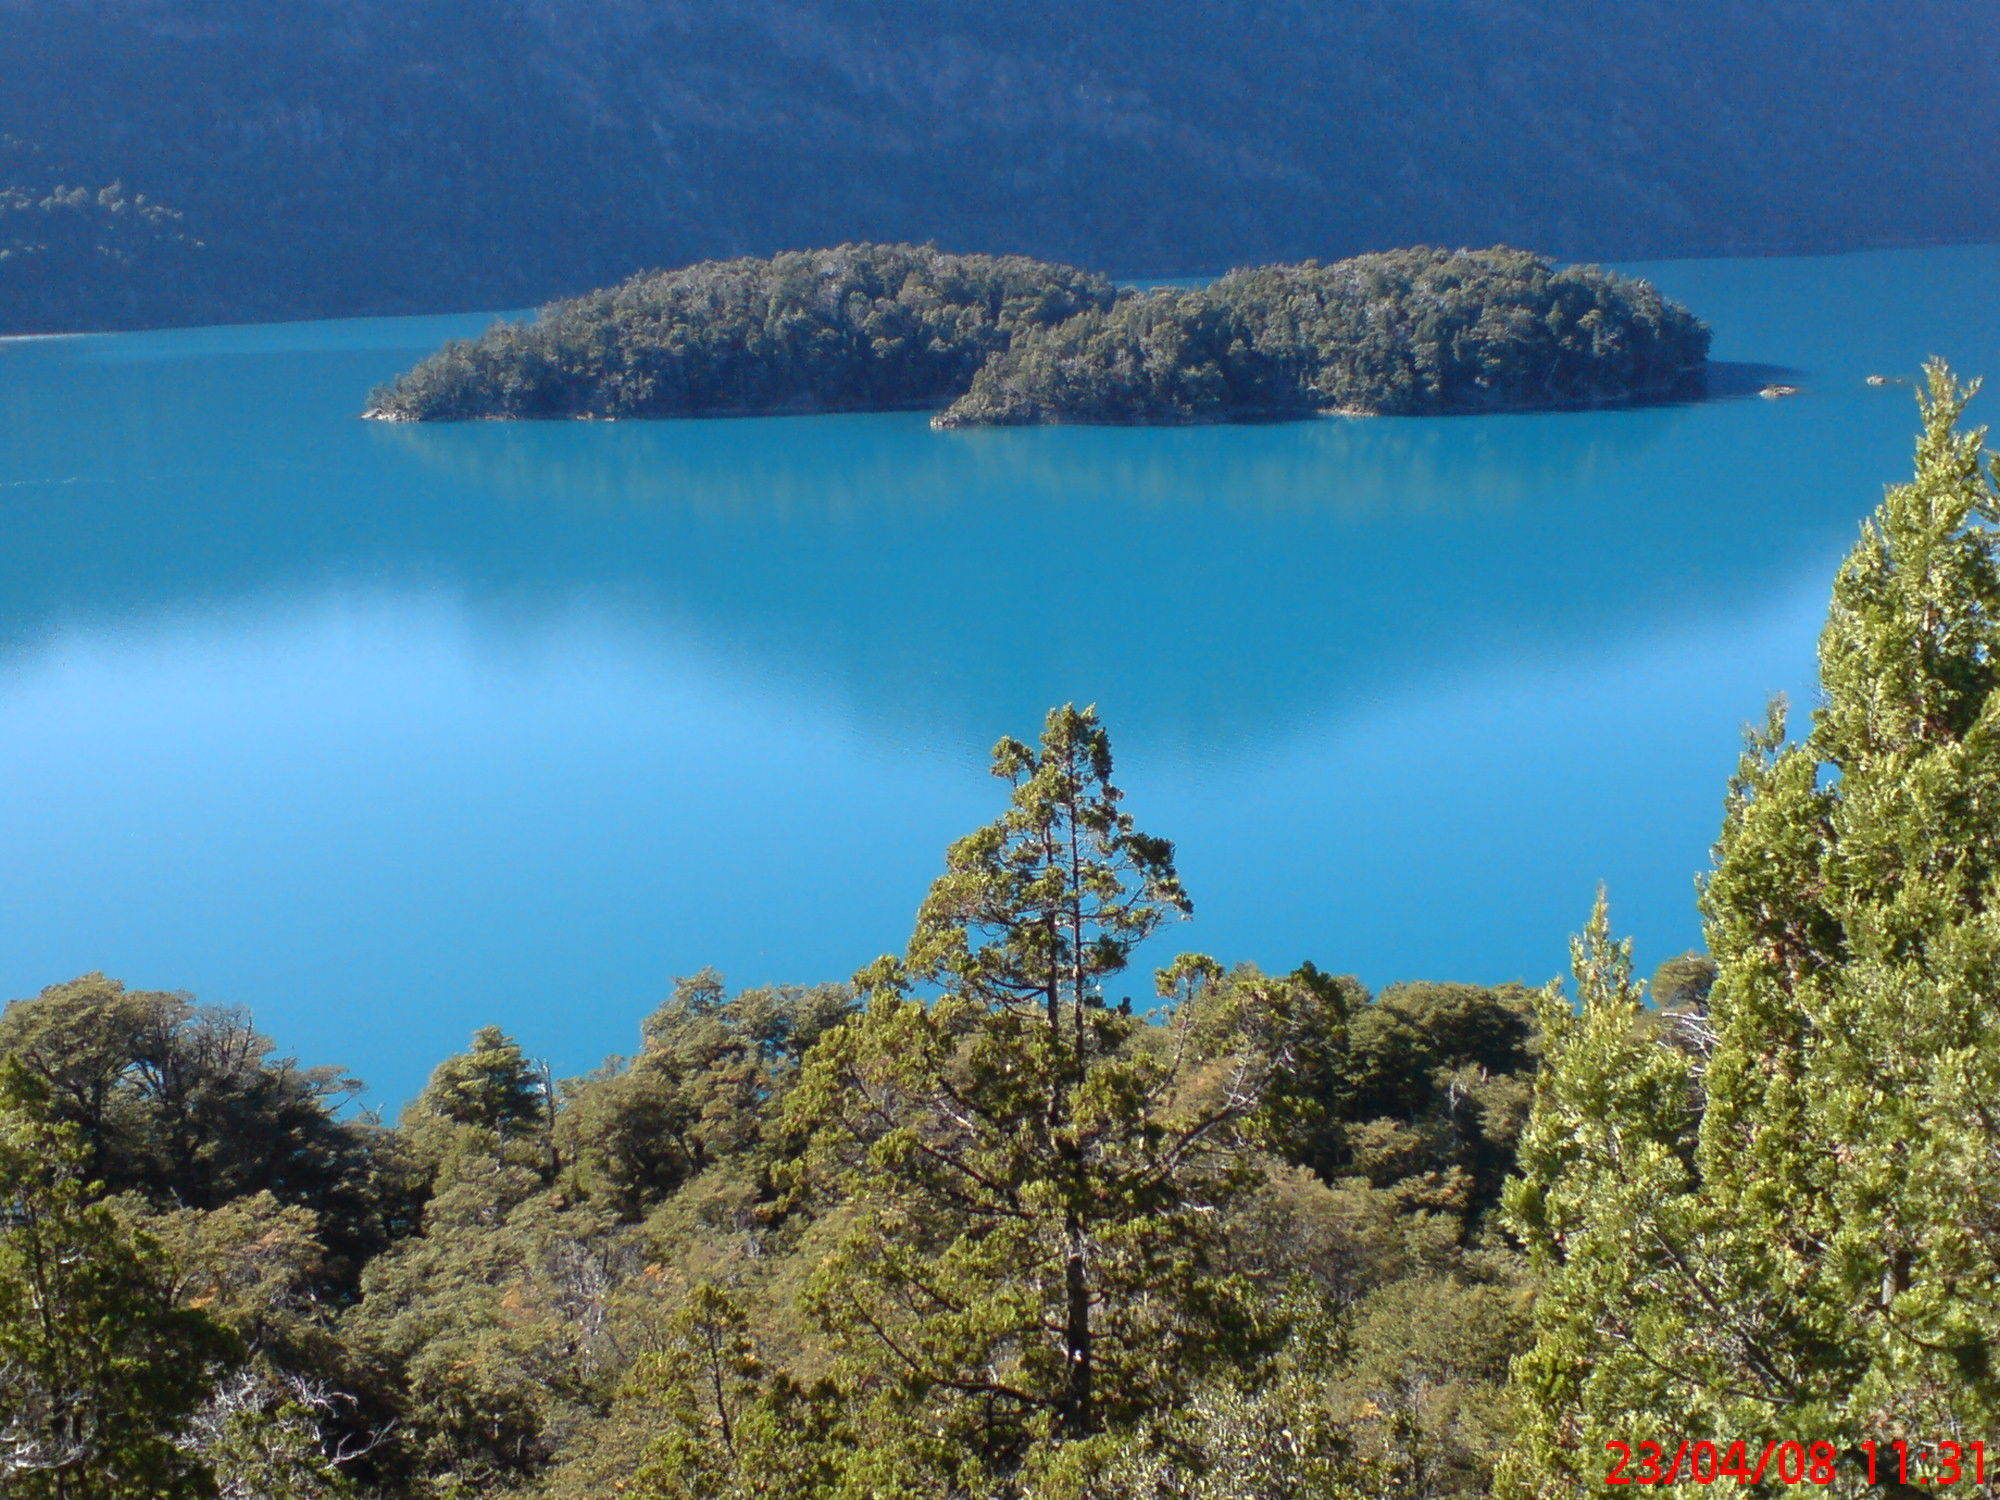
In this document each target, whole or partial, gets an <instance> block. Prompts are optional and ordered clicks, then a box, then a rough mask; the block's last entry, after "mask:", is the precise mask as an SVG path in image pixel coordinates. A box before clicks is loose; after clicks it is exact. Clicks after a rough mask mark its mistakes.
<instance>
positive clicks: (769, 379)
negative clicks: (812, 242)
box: [365, 245, 1709, 427]
mask: <svg viewBox="0 0 2000 1500" xmlns="http://www.w3.org/2000/svg"><path fill="white" fill-rule="evenodd" d="M1708 340H1709V332H1708V326H1707V325H1706V324H1705V323H1703V322H1701V320H1700V319H1698V318H1696V317H1695V316H1694V315H1693V314H1691V313H1689V312H1688V311H1687V309H1685V308H1683V307H1681V306H1680V305H1679V304H1677V303H1674V302H1670V301H1668V300H1667V299H1665V298H1664V297H1662V296H1661V295H1660V294H1659V292H1658V291H1657V290H1655V289H1654V287H1653V286H1652V285H1651V283H1649V282H1645V281H1640V280H1637V279H1635V278H1632V277H1627V276H1619V275H1615V274H1612V273H1610V272H1606V271H1601V270H1598V269H1595V268H1592V267H1571V268H1567V269H1563V270H1558V269H1556V268H1555V267H1554V266H1553V265H1552V264H1550V262H1549V261H1547V260H1546V259H1544V258H1542V257H1540V256H1535V255H1529V254H1526V253H1523V252H1521V251H1513V250H1504V249H1494V250H1481V251H1464V250H1460V251H1446V250H1431V249H1418V250H1405V251H1398V252H1395V253H1393V254H1383V255H1364V256H1360V257H1357V258H1355V259H1353V260H1346V261H1337V262H1335V263H1334V264H1332V265H1327V266H1322V265H1320V264H1318V263H1317V262H1307V263H1306V264H1305V265H1302V266H1267V267H1263V268H1261V269H1258V270H1254V271H1237V272H1232V273H1231V274H1230V275H1228V276H1225V277H1223V278H1222V279H1221V280H1220V281H1217V282H1216V283H1214V284H1213V285H1212V286H1209V287H1206V288H1203V289H1202V290H1199V291H1188V292H1174V291H1157V292H1152V293H1148V294H1143V295H1141V294H1135V293H1133V292H1131V291H1130V290H1129V289H1128V290H1126V291H1124V292H1121V293H1116V294H1114V292H1113V289H1112V285H1111V282H1110V281H1109V280H1108V279H1107V278H1105V277H1102V276H1097V275H1093V274H1091V273H1088V272H1084V271H1079V270H1076V269H1074V268H1073V267H1069V266H1061V265H1053V264H1049V263H1047V262H1041V261H1030V260H1025V259H1023V258H1021V257H1018V256H976V255H975V256H964V255H948V254H944V253H942V252H940V251H938V250H935V249H931V248H929V247H924V246H915V245H843V246H841V247H840V248H838V249H835V250H817V251H803V252H792V253H789V254H785V255H780V256H777V257H775V258H774V259H772V260H768V261H762V260H749V259H745V260H735V261H721V262H709V263H706V264H702V265H696V266H689V267H686V268H685V269H682V270H678V271H669V272H663V273H659V274H656V275H645V276H636V277H633V278H632V279H631V280H629V281H627V282H624V283H623V284H621V285H619V286H616V287H612V288H610V289H608V290H605V291H601V292H596V293H593V294H592V295H591V296H588V297H580V298H575V299H572V300H569V301H565V302H558V303H554V304H552V305H551V306H549V307H546V308H544V309H542V311H541V313H540V315H539V316H538V317H536V318H535V319H534V320H533V321H532V322H528V323H504V322H503V323H499V324H496V325H495V326H494V327H493V328H491V329H489V330H488V331H487V332H486V333H485V334H484V335H483V336H481V337H480V338H478V339H460V340H455V341H454V342H452V343H451V344H449V345H447V346H446V347H445V348H444V349H442V350H440V351H439V352H438V353H437V354H434V355H432V356H431V357H430V358H428V359H426V360H424V361H423V362H422V363H420V364H418V365H417V366H416V367H415V368H414V369H412V370H410V371H408V372H406V373H405V374H403V375H402V376H400V377H399V378H397V379H396V380H395V381H394V382H392V383H391V384H390V385H388V386H385V387H383V388H381V389H378V390H377V391H375V392H374V393H373V394H372V395H371V396H370V397H369V400H368V407H367V411H366V413H365V414H366V415H367V416H370V417H375V418H381V419H387V420H400V421H456V420H462V419H464V418H468V417H601V418H613V417H664V416H700V415H718V414H741V413H755V412H782V411H842V410H848V411H881V410H893V409H896V408H899V407H910V406H943V405H945V404H946V403H947V402H950V403H951V404H950V406H949V408H948V409H947V410H946V411H945V412H943V413H942V414H941V415H940V416H939V417H938V418H936V419H935V425H938V426H942V427H961V426H972V425H976V424H994V423H1003V424H1021V423H1030V422H1124V423H1174V422H1201V421H1230V420H1254V419H1265V418H1275V417H1299V416H1307V415H1310V414H1311V413H1313V412H1316V411H1325V410H1339V411H1350V412H1353V411H1361V412H1371V413H1374V412H1404V413H1408V412H1443V411H1473V410H1492V409H1508V408H1552V407H1568V406H1583V405H1599V404H1603V403H1606V402H1615V401H1631V400H1638V399H1643V398H1648V397H1653V398H1657V397H1661V396H1667V395H1673V394H1676V393H1686V392H1690V391H1698V390H1699V389H1700V388H1701V381H1702V372H1703V368H1704V364H1705V361H1706V360H1707V357H1708ZM953 398H957V399H956V400H954V399H953Z"/></svg>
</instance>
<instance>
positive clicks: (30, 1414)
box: [0, 1064, 235, 1500]
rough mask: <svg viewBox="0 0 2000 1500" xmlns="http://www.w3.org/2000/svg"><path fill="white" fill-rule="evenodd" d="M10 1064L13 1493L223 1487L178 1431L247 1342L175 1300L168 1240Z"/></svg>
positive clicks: (3, 1155) (4, 1223) (68, 1497)
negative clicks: (129, 1215)
mask: <svg viewBox="0 0 2000 1500" xmlns="http://www.w3.org/2000/svg"><path fill="white" fill-rule="evenodd" d="M0 1066H4V1067H5V1068H6V1070H7V1071H6V1072H5V1073H4V1074H0V1492H4V1493H5V1494H7V1495H8V1496H10V1497H18V1500H174V1497H180V1496H200V1495H206V1494H210V1493H212V1492H213V1490H214V1477H213V1475H212V1474H211V1473H210V1472H209V1470H208V1468H207V1466H206V1465H205V1464H203V1463H202V1462H200V1461H199V1460H198V1459H196V1458H195V1457H193V1456H192V1455H191V1454H189V1453H188V1452H187V1451H186V1450H185V1449H184V1448H183V1447H182V1446H181V1445H180V1444H179V1443H177V1441H176V1438H177V1437H178V1435H179V1434H180V1433H181V1431H182V1430H183V1428H184V1426H185V1425H186V1424H187V1422H188V1421H189V1420H190V1419H191V1418H192V1417H193V1416H194V1414H195V1412H196V1409H197V1408H198V1407H200V1405H201V1404H202V1402H203V1400H204V1399H205V1398H206V1397H207V1396H208V1394H209V1391H210V1389H211V1387H212V1385H213V1383H214V1379H215V1377H216V1375H217V1374H218V1373H220V1372H221V1370H222V1369H223V1368H224V1367H225V1366H226V1364H227V1363H229V1362H230V1360H231V1359H232V1358H233V1356H234V1354H235V1346H234V1343H233V1341H232V1340H231V1339H230V1337H229V1336H228V1334H227V1333H226V1332H225V1331H224V1330H223V1329H222V1328H221V1327H220V1325H218V1324H217V1323H216V1322H215V1321H214V1320H212V1319H211V1318H209V1317H208V1316H207V1315H206V1314H205V1313H202V1312H197V1311H193V1310H190V1309H185V1308H177V1307H175V1306H174V1300H173V1275H172V1271H171V1268H170V1267H169V1266H168V1264H167V1263H166V1259H165V1257H164V1256H163V1255H162V1254H161V1252H160V1250H159V1248H158V1246H157V1245H156V1244H155V1243H154V1242H153V1241H152V1240H150V1239H148V1238H147V1237H146V1236H144V1235H142V1234H139V1233H136V1232H134V1231H133V1230H131V1229H130V1228H128V1227H127V1226H126V1225H125V1224H123V1223H122V1222H121V1221H120V1220H119V1218H118V1217H117V1216H116V1215H115V1214H114V1213H112V1211H111V1210H110V1209H109V1208H107V1207H105V1206H104V1205H102V1204H100V1203H97V1202H94V1201H93V1187H94V1185H93V1184H92V1183H91V1182H90V1181H89V1180H88V1179H87V1178H86V1177H85V1176H84V1167H85V1162H86V1154H85V1151H84V1148H83V1147H82V1145H81V1144H80V1142H79V1141H78V1139H77V1135H76V1132H75V1131H74V1130H73V1129H72V1128H70V1127H67V1126H63V1125H58V1124H54V1123H52V1122H51V1121H50V1120H49V1118H48V1098H47V1095H46V1092H45V1091H44V1090H42V1089H41V1088H40V1087H39V1086H38V1085H36V1084H35V1082H34V1081H33V1080H32V1079H30V1078H28V1077H27V1076H26V1075H24V1074H23V1073H22V1072H21V1070H20V1069H19V1067H18V1066H17V1065H13V1064H5V1065H0Z"/></svg>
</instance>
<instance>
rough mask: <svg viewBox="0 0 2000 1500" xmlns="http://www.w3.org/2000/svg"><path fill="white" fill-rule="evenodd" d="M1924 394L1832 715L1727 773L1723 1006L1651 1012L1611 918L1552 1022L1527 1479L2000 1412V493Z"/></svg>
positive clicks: (1825, 673) (1711, 891)
mask: <svg viewBox="0 0 2000 1500" xmlns="http://www.w3.org/2000/svg"><path fill="white" fill-rule="evenodd" d="M1928 377H1929V378H1928V382H1927V386H1926V388H1925V390H1924V391H1923V392H1921V393H1920V398H1919V399H1920V403H1921V408H1922V417H1923V425H1922V432H1921V435H1920V437H1919V440H1918V443H1917V455H1916V474H1915V477H1914V479H1913V481H1912V482H1911V483H1909V484H1906V485H1899V486H1896V487H1894V488H1892V489H1891V490H1890V491H1889V492H1888V494H1887V496H1886V497H1885V498H1884V500H1883V502H1882V504H1881V506H1880V507H1879V508H1878V509H1877V511H1876V513H1875V516H1874V518H1873V520H1872V521H1871V522H1869V523H1868V524H1867V525H1866V526H1865V527H1864V528H1863V532H1862V536H1861V540H1860V542H1859V543H1858V544H1857V545H1856V547H1855V549H1854V551H1853V552H1852V553H1851V554H1850V555H1849V557H1848V559H1847V561H1846V563H1845V564H1844V565H1843V566H1842V568H1841V570H1840V574H1839V576H1838V578H1837V579H1836V581H1835V585H1834V595H1833V605H1832V609H1831V612H1830V614H1829V616H1828V620H1827V624H1826V628H1825V630H1824V632H1823V633H1822V635H1821V638H1820V685H1821V690H1822V693H1823V695H1824V701H1823V704H1822V706H1821V707H1820V709H1819V710H1818V711H1817V713H1815V715H1814V718H1813V725H1812V729H1811V731H1810V733H1808V734H1807V735H1806V737H1805V738H1804V740H1803V741H1801V742H1799V743H1796V744H1791V743H1787V742H1786V741H1785V736H1784V719H1783V713H1782V708H1781V707H1780V708H1777V709H1774V711H1773V714H1772V716H1771V720H1770V722H1769V724H1768V725H1767V726H1766V727H1765V728H1764V729H1763V730H1762V731H1760V732H1759V733H1757V734H1755V735H1753V736H1752V738H1751V743H1750V746H1749V749H1748V750H1747V752H1746V754H1745V755H1744V758H1743V761H1742V764H1741V767H1740V770H1739V772H1738V775H1737V777H1736V779H1735V780H1734V781H1733V783H1732V784H1731V787H1730V792H1729V798H1728V803H1727V809H1726V815H1725V820H1724V825H1723V831H1722V837H1721V840H1720V842H1719V843H1718V845H1717V848H1716V864H1715V869H1714V872H1713V874H1712V875H1711V876H1710V877H1709V879H1708V881H1707V883H1706V886H1705V889H1704V891H1703V908H1704V912H1705V915H1706V918H1707V925H1708V947H1709V952H1710V953H1711V954H1712V955H1713V959H1714V965H1715V978H1714V984H1713V988H1712V989H1711V990H1710V991H1709V993H1708V995H1707V997H1706V1014H1705V1015H1704V1014H1701V1013H1700V1012H1699V1011H1698V1010H1697V1011H1695V1012H1693V1013H1692V1014H1687V1015H1684V1016H1682V1017H1680V1018H1678V1019H1677V1020H1676V1021H1675V1022H1674V1023H1673V1024H1672V1025H1671V1026H1667V1025H1663V1024H1659V1023H1655V1024H1653V1025H1651V1026H1648V1025H1646V1024H1644V1018H1643V1017H1642V1015H1641V1013H1640V1011H1639V1009H1638V1006H1637V1001H1636V999H1635V998H1633V994H1632V989H1631V985H1630V979H1629V974H1628V973H1626V972H1625V971H1624V969H1623V968H1622V967H1621V964H1620V962H1618V961H1613V959H1612V958H1610V957H1607V956H1606V953H1605V952H1604V951H1601V950H1603V947H1604V945H1603V940H1602V923H1601V920H1600V921H1598V922H1596V923H1594V924H1593V929H1592V934H1591V937H1590V945H1589V946H1590V951H1589V953H1587V954H1586V958H1587V959H1588V962H1587V964H1586V969H1587V971H1588V972H1589V973H1590V974H1592V975H1593V976H1596V977H1595V978H1593V980H1592V984H1595V985H1596V986H1597V988H1598V990H1599V991H1601V995H1600V997H1599V998H1596V999H1593V998H1592V994H1591V985H1590V984H1587V985H1586V997H1585V1008H1584V1013H1583V1015H1582V1017H1581V1018H1579V1019H1578V1020H1577V1021H1576V1022H1574V1023H1561V1031H1560V1037H1561V1039H1560V1040H1559V1041H1558V1043H1557V1045H1556V1046H1555V1047H1554V1048H1553V1049H1552V1051H1551V1057H1550V1069H1549V1072H1548V1073H1547V1075H1545V1080H1544V1084H1543V1091H1542V1094H1541V1096H1540V1097H1539V1098H1538V1100H1537V1105H1536V1115H1535V1119H1534V1122H1533V1124H1532V1125H1531V1127H1530V1130H1529V1136H1528V1142H1527V1144H1526V1145H1525V1146H1524V1149H1523V1154H1522V1162H1523V1169H1524V1179H1525V1180H1524V1183H1523V1185H1522V1187H1521V1188H1520V1189H1519V1190H1518V1192H1517V1194H1516V1195H1515V1196H1514V1197H1513V1198H1510V1203H1512V1205H1513V1206H1514V1208H1515V1212H1516V1215H1517V1222H1518V1223H1519V1224H1520V1225H1521V1228H1522V1232H1523V1233H1524V1236H1525V1237H1527V1238H1528V1239H1529V1242H1530V1244H1531V1245H1532V1246H1533V1247H1534V1249H1535V1253H1536V1256H1537V1259H1538V1262H1539V1263H1541V1264H1542V1265H1543V1266H1544V1267H1546V1268H1547V1270H1548V1273H1549V1278H1550V1280H1549V1287H1548V1290H1547V1292H1546V1293H1545V1294H1544V1296H1543V1298H1542V1301H1541V1304H1540V1308H1539V1310H1538V1314H1537V1328H1538V1338H1537V1343H1536V1346H1535V1350H1534V1353H1533V1354H1532V1355H1531V1356H1530V1357H1529V1358H1528V1359H1526V1360H1524V1361H1523V1364H1522V1366H1521V1372H1520V1373H1521V1378H1522V1386H1523V1402H1524V1405H1525V1406H1526V1407H1527V1409H1528V1410H1530V1411H1531V1412H1532V1413H1534V1421H1533V1423H1532V1425H1531V1428H1530V1431H1529V1434H1528V1437H1529V1441H1528V1442H1527V1444H1526V1445H1525V1446H1524V1451H1523V1456H1522V1460H1521V1463H1520V1465H1519V1468H1518V1470H1517V1471H1516V1475H1515V1477H1516V1481H1517V1484H1518V1486H1519V1487H1520V1488H1521V1489H1524V1490H1548V1489H1551V1488H1560V1487H1561V1486H1562V1485H1563V1484H1564V1483H1567V1482H1572V1481H1573V1480H1574V1479H1575V1478H1576V1477H1578V1476H1584V1475H1587V1474H1588V1473H1589V1472H1590V1470H1591V1468H1592V1466H1593V1465H1594V1464H1595V1463H1596V1460H1597V1458H1598V1457H1599V1456H1600V1455H1599V1454H1598V1453H1594V1452H1592V1445H1593V1444H1594V1443H1596V1442H1597V1441H1598V1440H1599V1439H1600V1438H1601V1437H1602V1436H1604V1435H1607V1434H1613V1433H1615V1434H1616V1435H1619V1436H1629V1435H1630V1434H1631V1433H1633V1432H1636V1431H1638V1430H1639V1429H1642V1428H1643V1429H1645V1430H1647V1431H1674V1432H1682V1433H1687V1434H1690V1435H1701V1434H1716V1435H1722V1434H1728V1435H1729V1436H1731V1437H1743V1438H1747V1439H1751V1440H1752V1441H1753V1443H1755V1442H1758V1441H1761V1440H1763V1439H1765V1438H1773V1437H1775V1438H1784V1437H1791V1436H1796V1435H1799V1434H1802V1433H1803V1434H1811V1435H1812V1436H1813V1437H1814V1438H1816V1439H1821V1440H1824V1441H1829V1442H1832V1443H1834V1444H1835V1445H1836V1446H1837V1447H1838V1448H1840V1449H1841V1450H1842V1451H1843V1452H1845V1453H1848V1454H1849V1455H1850V1459H1851V1456H1852V1454H1853V1452H1854V1451H1855V1447H1856V1445H1858V1444H1859V1443H1861V1442H1863V1441H1866V1440H1869V1439H1875V1440H1878V1441H1888V1440H1890V1439H1892V1438H1896V1437H1906V1438H1910V1439H1917V1440H1931V1439H1934V1438H1937V1437H1941V1436H1944V1435H1947V1434H1953V1433H1966V1434H1968V1435H1971V1434H1976V1433H1979V1432H1984V1431H1986V1430H1988V1429H1989V1428H1990V1427H1991V1426H1992V1423H1993V1420H1994V1418H1995V1417H1996V1416H2000V1381H1996V1375H1995V1371H1994V1368H1993V1358H1992V1351H1993V1350H1994V1347H1995V1340H1996V1338H2000V1303H1996V1301H1995V1297H1994V1293H1993V1288H1994V1287H1996V1286H2000V1248H1996V1241H1995V1239H1994V1237H1993V1235H1992V1232H1991V1226H1992V1224H1993V1223H1994V1222H1996V1219H1995V1215H1996V1212H2000V1176H1996V1169H1995V1166H1994V1153H1993V1149H1992V1148H1993V1141H1994V1138H1995V1123H1996V1122H1995V1120H1994V1118H1993V1114H1992V1108H1991V1101H1992V1100H1993V1098H1994V1097H1995V1088H1996V1085H2000V1035H1996V1033H1995V1031H1994V1028H1993V1025H1992V996H1993V994H1994V993H1995V988H1996V981H2000V917H1996V915H1995V912H1996V902H1995V893H1996V890H1995V888H1996V879H2000V737H1996V728H1995V726H1996V721H2000V694H1996V693H1995V691H1994V689H1995V685H1996V673H2000V619H1996V613H1995V609H1996V603H2000V533H1996V530H1995V522H1996V520H2000V506H1996V497H1995V492H1994V488H1993V485H1992V483H1991V481H1990V479H1989V478H1988V475H1987V472H1986V470H1985V467H1984V450H1983V432H1981V431H1971V432H1966V431H1962V430H1960V427H1959V420H1960V417H1961V415H1962V413H1963V410H1964V407H1965V404H1966V401H1967V399H1968V398H1969V396H1970V394H1971V392H1970V391H1968V390H1965V389H1963V388H1961V387H1960V386H1958V384H1957V383H1956V382H1955V381H1954V380H1953V379H1952V377H1951V375H1950V374H1949V372H1948V371H1947V370H1946V369H1945V368H1944V367H1943V366H1942V365H1941V364H1937V363H1933V364H1932V365H1931V366H1930V367H1929V370H1928ZM1545 1020H1546V1021H1547V1023H1548V1024H1550V1026H1551V1029H1552V1030H1556V1029H1557V1028H1558V1024H1559V1023H1560V1020H1561V1018H1559V1017H1556V1016H1555V1015H1554V1014H1553V1010H1551V1011H1550V1013H1549V1014H1548V1015H1547V1016H1546V1017H1545ZM1599 1477H1601V1474H1600V1476H1599Z"/></svg>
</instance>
